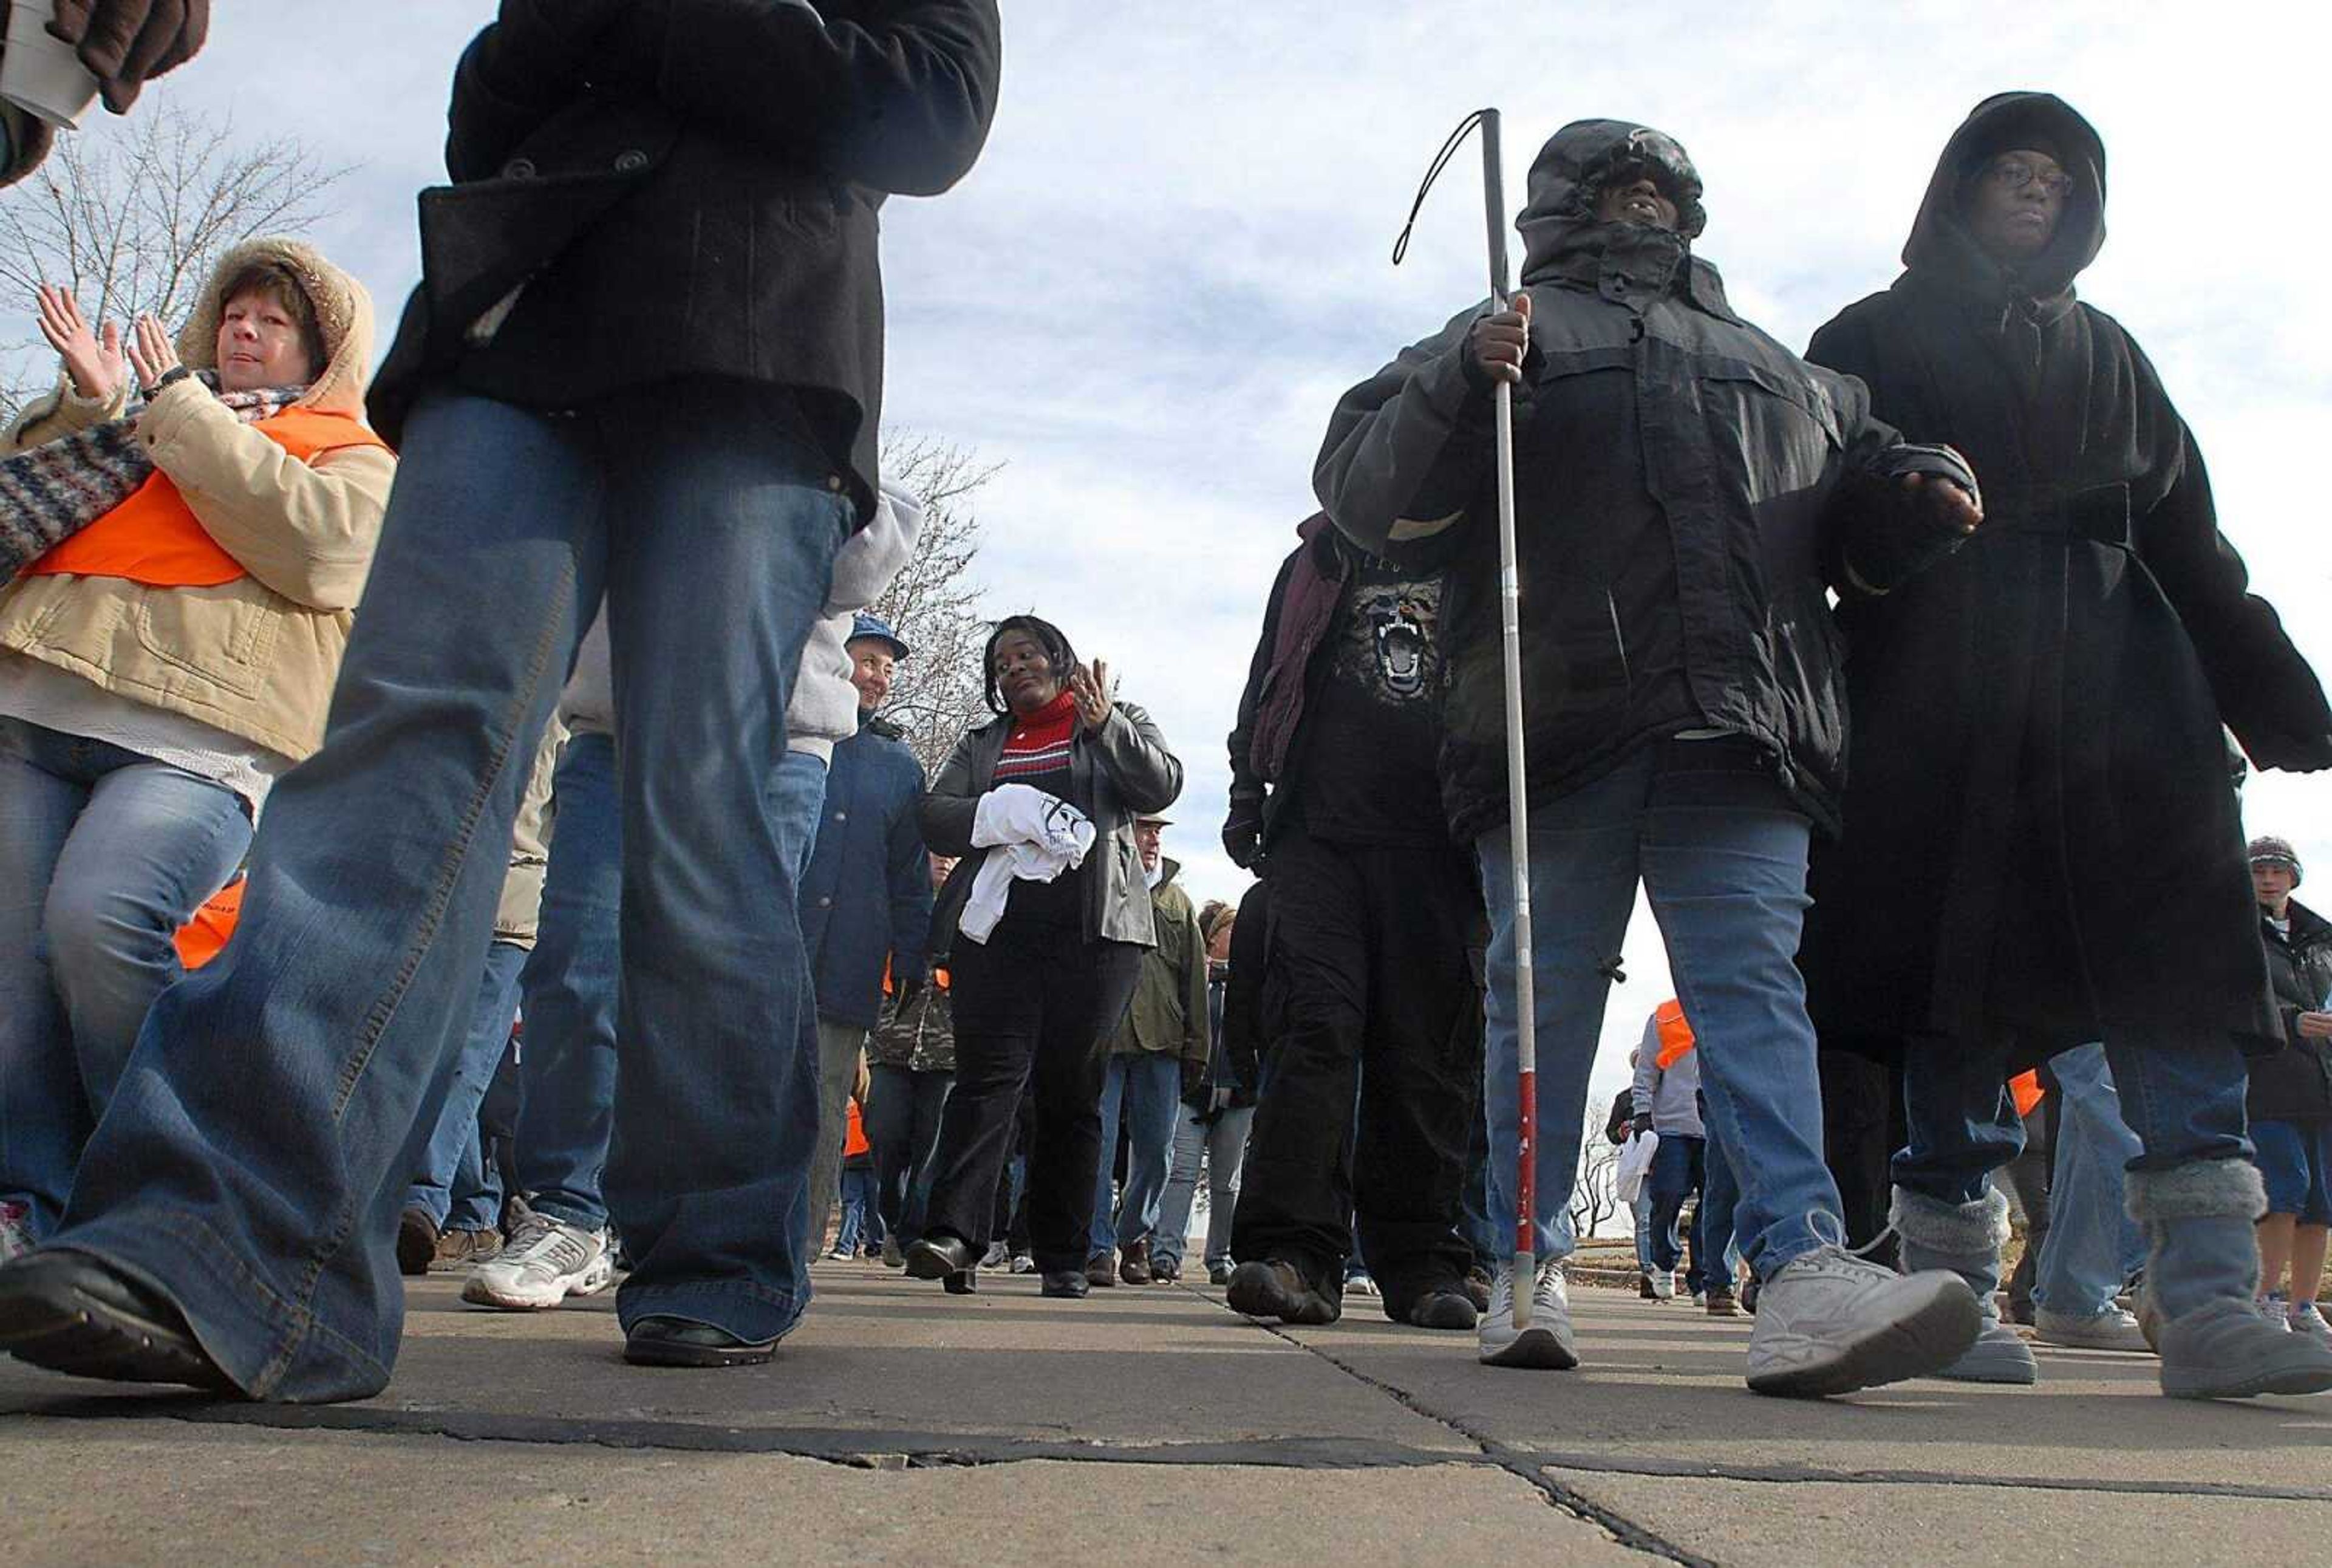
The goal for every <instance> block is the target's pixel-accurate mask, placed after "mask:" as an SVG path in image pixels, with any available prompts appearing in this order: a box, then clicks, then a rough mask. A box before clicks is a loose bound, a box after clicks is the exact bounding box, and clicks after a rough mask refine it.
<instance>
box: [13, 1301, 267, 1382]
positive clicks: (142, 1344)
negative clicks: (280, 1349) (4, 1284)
mask: <svg viewBox="0 0 2332 1568" xmlns="http://www.w3.org/2000/svg"><path fill="white" fill-rule="evenodd" d="M62 1294H63V1295H64V1296H66V1299H63V1300H58V1299H56V1298H55V1297H53V1296H32V1295H29V1294H24V1293H19V1294H12V1295H5V1296H0V1349H5V1350H6V1351H7V1352H8V1353H10V1354H12V1355H14V1357H15V1358H16V1359H17V1360H18V1361H22V1362H30V1363H31V1364H33V1366H36V1367H42V1368H45V1369H46V1370H48V1371H50V1372H63V1373H65V1374H66V1375H68V1376H71V1377H84V1378H101V1379H103V1380H105V1381H106V1382H126V1383H178V1384H183V1385H185V1386H186V1387H188V1388H196V1389H201V1390H203V1391H205V1392H207V1393H220V1394H231V1395H234V1396H236V1397H238V1398H240V1397H241V1396H242V1393H243V1391H242V1390H240V1389H238V1388H236V1387H235V1386H234V1382H232V1381H231V1380H230V1379H229V1378H228V1377H227V1375H226V1374H225V1372H222V1371H220V1370H219V1368H218V1366H217V1364H216V1363H215V1362H213V1361H212V1360H211V1359H210V1357H208V1356H206V1355H205V1354H203V1353H201V1352H200V1351H195V1350H188V1349H186V1348H185V1347H184V1346H182V1345H181V1344H179V1343H177V1341H178V1340H179V1338H180V1334H179V1333H178V1331H177V1330H175V1329H173V1328H171V1327H170V1326H169V1325H167V1324H158V1323H154V1322H151V1321H149V1320H148V1319H145V1318H142V1317H139V1316H138V1315H135V1314H132V1313H128V1312H124V1311H122V1310H120V1309H119V1307H116V1306H112V1305H108V1304H106V1303H104V1302H100V1301H98V1300H96V1299H95V1298H94V1297H92V1296H87V1295H85V1294H83V1293H81V1292H80V1291H77V1290H76V1291H70V1292H65V1293H62Z"/></svg>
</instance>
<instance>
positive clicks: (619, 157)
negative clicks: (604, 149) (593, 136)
mask: <svg viewBox="0 0 2332 1568" xmlns="http://www.w3.org/2000/svg"><path fill="white" fill-rule="evenodd" d="M647 166H648V155H647V154H645V153H644V152H642V151H641V150H640V149H639V148H636V147H634V148H626V149H625V150H623V151H622V152H619V153H617V154H616V173H617V174H636V173H638V172H639V171H640V170H641V169H644V168H645V167H647Z"/></svg>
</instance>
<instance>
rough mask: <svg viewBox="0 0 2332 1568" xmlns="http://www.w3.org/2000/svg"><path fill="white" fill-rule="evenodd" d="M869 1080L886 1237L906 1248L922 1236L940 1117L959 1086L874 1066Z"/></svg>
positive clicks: (870, 1133)
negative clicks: (949, 1092) (953, 1089)
mask: <svg viewBox="0 0 2332 1568" xmlns="http://www.w3.org/2000/svg"><path fill="white" fill-rule="evenodd" d="M868 1076H870V1077H872V1078H873V1079H874V1088H873V1091H872V1093H870V1094H869V1095H867V1097H866V1113H865V1123H866V1142H867V1143H870V1144H872V1145H873V1146H874V1193H875V1197H876V1200H877V1206H878V1207H879V1208H880V1209H881V1210H882V1215H883V1233H884V1235H886V1236H894V1237H896V1238H898V1240H899V1245H900V1246H901V1247H905V1246H906V1245H907V1243H909V1242H911V1241H914V1240H916V1239H918V1238H921V1237H922V1234H923V1211H924V1209H926V1208H927V1207H929V1205H930V1203H931V1200H932V1153H933V1152H935V1151H936V1150H937V1149H938V1147H939V1142H940V1114H941V1111H943V1110H944V1109H945V1108H946V1105H947V1097H948V1091H949V1090H950V1089H951V1088H953V1087H954V1086H955V1075H954V1074H953V1073H935V1072H923V1073H918V1072H915V1071H913V1070H912V1069H910V1068H907V1067H900V1066H893V1065H891V1064H890V1063H888V1062H876V1063H875V1064H874V1066H872V1067H871V1068H870V1069H869V1070H868ZM996 1234H997V1235H998V1236H999V1237H1001V1236H1002V1235H1003V1234H1004V1233H1003V1232H1002V1231H1001V1230H999V1231H998V1232H997V1233H996Z"/></svg>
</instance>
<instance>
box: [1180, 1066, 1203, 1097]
mask: <svg viewBox="0 0 2332 1568" xmlns="http://www.w3.org/2000/svg"><path fill="white" fill-rule="evenodd" d="M1206 1086H1207V1064H1206V1063H1204V1062H1200V1061H1195V1060H1193V1059H1192V1058H1190V1057H1189V1056H1184V1057H1183V1058H1182V1098H1184V1099H1186V1100H1187V1099H1189V1098H1190V1097H1191V1096H1192V1095H1196V1094H1199V1092H1200V1091H1202V1090H1204V1089H1205V1088H1206Z"/></svg>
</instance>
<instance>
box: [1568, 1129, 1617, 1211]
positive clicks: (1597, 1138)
mask: <svg viewBox="0 0 2332 1568" xmlns="http://www.w3.org/2000/svg"><path fill="white" fill-rule="evenodd" d="M1619 1177H1620V1150H1619V1147H1618V1145H1616V1144H1614V1143H1612V1142H1611V1140H1610V1139H1609V1138H1606V1137H1605V1136H1604V1135H1603V1118H1602V1117H1601V1116H1600V1115H1598V1114H1596V1111H1595V1107H1594V1106H1593V1105H1589V1106H1588V1107H1587V1130H1586V1132H1585V1133H1584V1134H1583V1135H1582V1137H1581V1138H1580V1140H1579V1174H1578V1176H1577V1178H1576V1179H1575V1180H1574V1181H1572V1184H1571V1233H1572V1235H1573V1236H1576V1237H1578V1238H1580V1239H1582V1240H1585V1239H1586V1238H1588V1237H1591V1236H1593V1235H1595V1234H1597V1233H1598V1232H1599V1231H1600V1230H1601V1229H1602V1227H1603V1222H1604V1221H1605V1220H1607V1219H1611V1218H1613V1217H1614V1216H1615V1215H1617V1214H1618V1213H1619V1212H1620V1187H1619Z"/></svg>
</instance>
